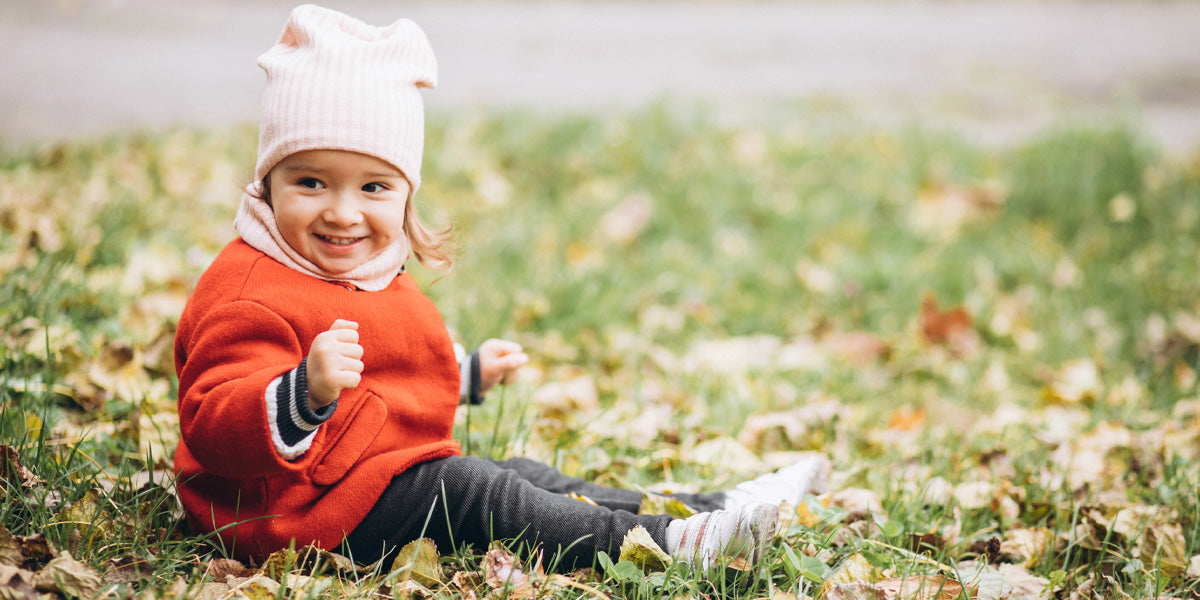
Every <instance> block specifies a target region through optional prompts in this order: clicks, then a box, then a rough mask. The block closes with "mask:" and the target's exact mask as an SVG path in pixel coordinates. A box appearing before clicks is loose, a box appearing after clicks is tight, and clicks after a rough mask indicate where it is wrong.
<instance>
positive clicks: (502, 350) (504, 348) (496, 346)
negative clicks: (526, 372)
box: [484, 339, 523, 357]
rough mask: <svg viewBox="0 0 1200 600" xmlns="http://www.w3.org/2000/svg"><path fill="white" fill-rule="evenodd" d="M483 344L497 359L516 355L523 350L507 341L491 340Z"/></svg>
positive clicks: (514, 343) (516, 344) (518, 345)
mask: <svg viewBox="0 0 1200 600" xmlns="http://www.w3.org/2000/svg"><path fill="white" fill-rule="evenodd" d="M484 344H485V345H487V347H488V350H490V351H491V352H492V353H493V354H494V355H495V356H497V357H500V356H507V355H512V354H518V353H520V352H521V351H522V350H523V349H522V348H521V345H520V344H518V343H516V342H510V341H508V340H497V339H492V340H488V341H486V342H484Z"/></svg>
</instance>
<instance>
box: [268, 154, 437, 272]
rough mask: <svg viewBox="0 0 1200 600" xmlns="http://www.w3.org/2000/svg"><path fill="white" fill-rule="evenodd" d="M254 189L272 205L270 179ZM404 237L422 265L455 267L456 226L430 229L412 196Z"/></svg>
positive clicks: (410, 195) (405, 221)
mask: <svg viewBox="0 0 1200 600" xmlns="http://www.w3.org/2000/svg"><path fill="white" fill-rule="evenodd" d="M254 188H258V189H261V190H262V192H261V194H254V197H256V198H258V199H259V200H262V201H263V202H266V203H267V204H268V205H270V204H271V184H270V178H269V177H264V178H263V180H262V183H261V185H260V186H251V187H250V188H249V189H254ZM404 235H405V236H406V237H408V246H409V248H410V249H411V250H412V253H413V256H415V257H417V260H418V261H420V263H421V264H422V265H424V266H426V267H428V268H430V269H439V270H444V271H446V272H447V273H449V272H450V269H452V268H453V267H454V255H455V250H457V248H455V244H454V226H453V225H450V226H447V227H446V228H445V229H441V230H435V229H430V228H429V226H427V225H426V224H425V223H424V222H422V221H421V218H420V217H418V216H417V211H416V209H414V208H413V196H412V194H409V197H408V202H406V203H405V204H404Z"/></svg>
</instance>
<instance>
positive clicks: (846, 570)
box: [820, 552, 883, 598]
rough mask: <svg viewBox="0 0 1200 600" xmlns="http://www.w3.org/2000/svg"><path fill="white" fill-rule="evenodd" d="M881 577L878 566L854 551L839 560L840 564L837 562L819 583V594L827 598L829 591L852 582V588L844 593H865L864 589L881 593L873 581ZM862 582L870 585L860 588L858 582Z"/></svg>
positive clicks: (880, 596) (879, 596)
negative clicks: (827, 575) (820, 583)
mask: <svg viewBox="0 0 1200 600" xmlns="http://www.w3.org/2000/svg"><path fill="white" fill-rule="evenodd" d="M881 579H883V573H882V572H881V571H880V570H879V569H878V568H876V567H875V565H872V564H871V562H870V561H868V560H867V558H866V557H865V556H863V555H862V554H861V553H857V552H856V553H854V554H851V555H850V556H848V557H846V559H845V560H843V561H842V562H841V564H839V565H838V566H837V567H836V568H835V569H834V570H833V572H832V573H830V574H829V577H827V578H826V579H825V583H824V584H822V585H821V592H820V595H821V596H825V597H827V598H828V597H830V596H829V593H830V591H831V590H833V589H835V588H837V587H839V586H842V585H844V584H853V586H854V587H853V588H852V589H848V590H845V592H844V593H860V592H863V593H865V591H866V590H868V589H869V590H870V591H872V592H876V593H878V594H882V592H879V591H878V590H876V589H875V582H876V581H879V580H881ZM862 583H866V584H868V585H869V586H870V588H861V586H860V584H862ZM860 588H861V589H860ZM839 593H842V592H839ZM842 597H843V598H855V597H859V596H842ZM861 597H864V598H883V596H882V595H878V596H861Z"/></svg>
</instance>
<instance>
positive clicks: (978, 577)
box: [957, 560, 1050, 600]
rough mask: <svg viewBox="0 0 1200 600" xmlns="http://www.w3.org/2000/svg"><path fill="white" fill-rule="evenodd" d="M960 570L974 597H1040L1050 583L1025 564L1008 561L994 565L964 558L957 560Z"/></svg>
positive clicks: (1004, 599)
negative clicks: (1013, 563) (1020, 564)
mask: <svg viewBox="0 0 1200 600" xmlns="http://www.w3.org/2000/svg"><path fill="white" fill-rule="evenodd" d="M957 573H958V575H959V577H961V578H962V581H963V584H964V585H965V586H966V587H967V588H968V589H972V590H974V595H973V596H972V598H974V599H975V600H1040V599H1041V597H1042V591H1043V590H1044V589H1045V588H1046V586H1048V585H1049V584H1050V581H1049V580H1048V579H1044V578H1042V577H1038V576H1036V575H1034V574H1032V573H1030V572H1029V571H1028V570H1027V569H1025V567H1021V566H1018V565H1010V564H1008V563H1001V564H1000V565H998V566H992V565H989V564H987V563H984V562H982V561H975V560H970V561H963V562H960V563H958V568H957Z"/></svg>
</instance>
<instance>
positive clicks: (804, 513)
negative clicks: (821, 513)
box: [796, 502, 821, 528]
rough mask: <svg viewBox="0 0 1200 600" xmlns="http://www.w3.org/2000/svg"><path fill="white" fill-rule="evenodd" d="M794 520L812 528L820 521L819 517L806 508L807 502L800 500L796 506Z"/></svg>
mask: <svg viewBox="0 0 1200 600" xmlns="http://www.w3.org/2000/svg"><path fill="white" fill-rule="evenodd" d="M796 522H798V523H800V524H801V525H803V526H805V527H809V528H812V527H816V526H817V523H820V522H821V518H820V517H818V516H817V515H816V513H814V512H813V511H812V510H811V509H809V508H808V504H807V503H805V502H801V503H800V504H799V506H797V507H796Z"/></svg>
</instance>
